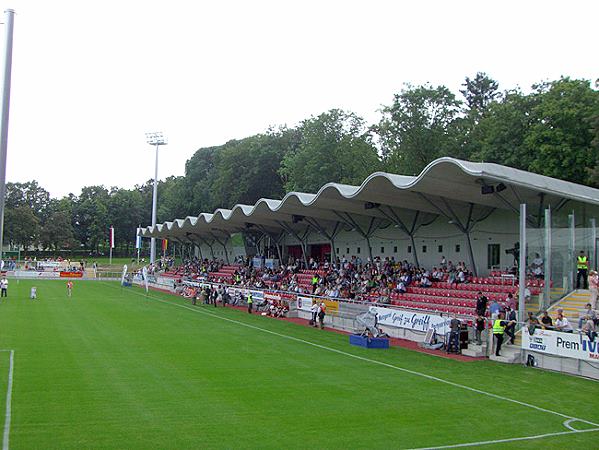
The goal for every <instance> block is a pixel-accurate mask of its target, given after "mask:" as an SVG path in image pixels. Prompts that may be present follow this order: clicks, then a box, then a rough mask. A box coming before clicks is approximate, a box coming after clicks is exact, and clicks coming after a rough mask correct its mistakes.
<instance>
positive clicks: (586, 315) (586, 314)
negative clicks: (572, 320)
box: [578, 303, 597, 330]
mask: <svg viewBox="0 0 599 450" xmlns="http://www.w3.org/2000/svg"><path fill="white" fill-rule="evenodd" d="M589 319H590V320H592V321H593V322H594V321H595V320H596V319H597V314H595V311H593V308H592V307H591V304H590V303H587V304H586V306H585V309H583V310H582V311H580V314H579V319H578V329H579V330H580V329H581V328H582V324H583V323H584V322H586V321H587V320H589Z"/></svg>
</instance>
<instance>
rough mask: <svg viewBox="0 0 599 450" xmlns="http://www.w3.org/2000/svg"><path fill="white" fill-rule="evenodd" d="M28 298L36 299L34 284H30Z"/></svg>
mask: <svg viewBox="0 0 599 450" xmlns="http://www.w3.org/2000/svg"><path fill="white" fill-rule="evenodd" d="M29 298H30V299H31V300H35V299H37V288H36V287H35V286H31V291H30V293H29Z"/></svg>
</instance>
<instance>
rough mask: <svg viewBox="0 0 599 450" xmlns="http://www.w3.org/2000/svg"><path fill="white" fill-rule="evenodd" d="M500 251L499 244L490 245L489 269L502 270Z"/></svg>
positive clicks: (488, 254)
mask: <svg viewBox="0 0 599 450" xmlns="http://www.w3.org/2000/svg"><path fill="white" fill-rule="evenodd" d="M500 250H501V247H500V245H499V244H489V246H488V247H487V269H489V270H492V269H497V268H500V267H501V266H500V257H501V255H500Z"/></svg>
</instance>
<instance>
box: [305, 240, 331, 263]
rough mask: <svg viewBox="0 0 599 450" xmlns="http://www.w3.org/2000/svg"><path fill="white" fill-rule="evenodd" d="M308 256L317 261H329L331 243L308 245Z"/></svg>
mask: <svg viewBox="0 0 599 450" xmlns="http://www.w3.org/2000/svg"><path fill="white" fill-rule="evenodd" d="M310 256H311V257H312V258H314V259H316V260H318V261H319V262H324V261H330V259H331V244H316V245H311V246H310Z"/></svg>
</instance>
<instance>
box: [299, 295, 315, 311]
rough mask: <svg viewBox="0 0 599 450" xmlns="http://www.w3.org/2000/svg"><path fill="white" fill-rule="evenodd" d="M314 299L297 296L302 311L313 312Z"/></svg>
mask: <svg viewBox="0 0 599 450" xmlns="http://www.w3.org/2000/svg"><path fill="white" fill-rule="evenodd" d="M311 308H312V299H311V298H310V297H302V296H301V295H298V296H297V309H299V310H300V311H307V312H312V310H311Z"/></svg>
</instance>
